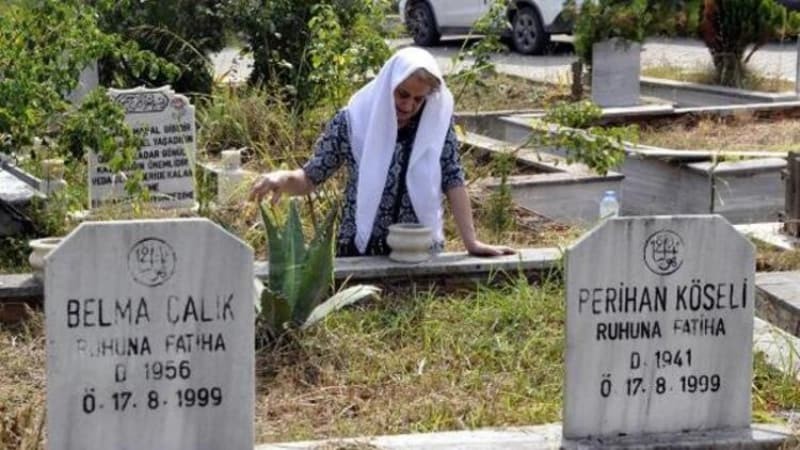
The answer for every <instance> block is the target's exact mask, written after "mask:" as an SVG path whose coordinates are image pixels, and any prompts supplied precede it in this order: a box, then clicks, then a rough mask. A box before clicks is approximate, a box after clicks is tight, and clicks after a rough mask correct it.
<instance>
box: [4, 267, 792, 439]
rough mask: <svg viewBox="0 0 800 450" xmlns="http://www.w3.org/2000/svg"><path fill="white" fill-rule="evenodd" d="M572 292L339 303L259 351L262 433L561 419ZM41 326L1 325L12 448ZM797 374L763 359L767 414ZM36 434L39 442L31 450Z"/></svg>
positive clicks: (782, 404) (39, 375) (406, 296)
mask: <svg viewBox="0 0 800 450" xmlns="http://www.w3.org/2000/svg"><path fill="white" fill-rule="evenodd" d="M563 296H564V292H563V286H562V284H561V283H560V282H559V281H557V280H553V281H545V282H544V283H542V284H541V285H538V286H532V285H530V284H528V283H527V282H526V281H524V280H518V281H516V282H511V283H509V284H506V285H502V286H499V287H492V288H490V287H487V286H484V285H476V286H475V288H473V289H468V290H462V291H458V292H437V291H435V290H430V289H428V290H418V291H414V290H408V291H394V292H390V293H387V294H386V295H385V296H384V297H383V299H382V300H379V301H374V302H371V303H368V304H365V305H361V306H358V307H353V308H347V309H345V310H343V311H339V312H337V313H335V314H334V315H332V316H330V317H329V318H328V319H327V320H326V321H324V322H322V323H321V324H320V325H319V326H317V327H315V328H313V329H311V330H309V331H307V332H306V333H304V334H302V335H297V336H296V338H297V339H295V340H292V341H290V342H289V343H288V344H284V345H282V346H280V347H276V348H269V349H262V350H260V351H259V352H258V353H257V364H256V372H257V373H256V390H257V394H256V417H255V425H256V442H257V443H265V442H284V441H293V440H306V439H324V438H341V437H354V436H365V435H383V434H399V433H412V432H429V431H444V430H461V429H474V428H480V427H493V426H498V427H499V426H515V425H535V424H542V423H551V422H557V421H560V420H561V409H562V387H563V379H564V364H563V360H564V318H565V310H564V300H563ZM42 323H43V316H42V315H41V314H40V313H39V314H36V315H34V318H33V319H32V320H31V321H29V322H27V324H26V325H25V326H16V327H10V326H8V325H0V379H2V380H3V383H2V384H0V424H2V429H0V449H5V448H15V449H16V448H30V449H40V448H42V441H41V436H40V435H39V432H38V427H39V426H40V424H41V423H42V422H41V420H42V419H41V418H42V412H43V408H44V395H45V391H44V387H45V375H44V373H45V367H44V364H45V354H44V345H45V342H44V332H43V326H42ZM796 375H797V374H785V373H782V372H780V371H778V370H776V369H774V368H772V367H770V366H768V365H767V364H766V362H765V360H764V358H763V356H762V355H760V354H756V355H755V358H754V377H753V384H752V386H753V390H752V395H753V416H754V418H755V419H756V420H758V421H765V420H767V421H775V420H779V418H780V416H781V414H782V413H783V412H785V411H790V410H795V411H796V410H798V409H800V384H798V382H797V381H796V380H795V376H796ZM23 437H25V438H27V439H28V441H29V442H30V441H35V442H36V443H37V444H36V445H32V446H31V445H29V446H28V447H20V444H19V443H20V442H21V439H22V438H23ZM334 448H339V447H334ZM345 448H347V447H345ZM355 448H362V447H358V446H356V447H355Z"/></svg>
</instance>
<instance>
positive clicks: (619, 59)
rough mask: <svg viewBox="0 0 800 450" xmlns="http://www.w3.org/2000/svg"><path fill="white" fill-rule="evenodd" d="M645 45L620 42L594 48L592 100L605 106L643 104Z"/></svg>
mask: <svg viewBox="0 0 800 450" xmlns="http://www.w3.org/2000/svg"><path fill="white" fill-rule="evenodd" d="M641 51H642V46H641V44H639V43H637V42H625V41H622V40H620V39H611V40H607V41H602V42H598V43H596V44H594V45H593V46H592V101H593V102H595V103H597V104H598V105H599V106H601V107H615V106H617V107H618V106H636V105H638V104H639V92H640V88H639V73H640V71H641Z"/></svg>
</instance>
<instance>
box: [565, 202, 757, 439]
mask: <svg viewBox="0 0 800 450" xmlns="http://www.w3.org/2000/svg"><path fill="white" fill-rule="evenodd" d="M754 252H755V250H754V248H753V245H752V244H751V243H750V242H749V241H748V240H747V239H745V238H744V237H743V236H742V235H740V234H739V233H738V232H737V231H736V230H735V229H734V228H733V227H732V226H731V225H730V224H729V223H728V222H727V221H725V219H723V218H722V217H719V216H673V217H640V218H618V219H612V220H608V221H606V222H605V223H603V224H602V225H600V226H598V227H597V228H595V229H594V230H592V231H591V232H589V233H588V234H587V235H586V236H584V237H583V238H581V239H580V240H579V241H578V242H577V243H576V244H575V245H573V246H572V247H571V248H570V249H569V251H568V253H567V261H566V271H567V280H566V281H567V288H566V296H567V300H566V301H567V332H566V333H567V349H566V361H567V364H566V365H567V376H566V383H565V389H564V437H565V438H566V439H570V440H580V439H593V438H613V437H619V436H620V435H627V436H638V435H642V436H646V435H649V434H656V433H672V432H684V431H709V430H737V429H741V430H746V429H748V428H749V427H750V416H751V403H750V385H751V377H752V342H753V310H754V309H753V307H754V303H755V297H754V283H755V280H754V275H755V255H754Z"/></svg>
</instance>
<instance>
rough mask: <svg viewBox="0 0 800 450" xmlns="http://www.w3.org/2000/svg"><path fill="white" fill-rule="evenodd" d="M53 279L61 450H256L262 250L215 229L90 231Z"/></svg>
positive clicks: (204, 224) (50, 396)
mask: <svg viewBox="0 0 800 450" xmlns="http://www.w3.org/2000/svg"><path fill="white" fill-rule="evenodd" d="M45 267H46V268H45V299H46V301H45V309H46V326H47V408H48V413H47V432H48V443H49V448H51V449H66V450H71V449H75V450H78V449H80V450H93V449H97V450H100V449H103V450H105V449H111V448H114V449H134V448H136V449H159V450H196V449H208V450H218V449H235V450H245V449H247V450H252V448H253V408H254V317H253V315H254V312H253V311H254V308H253V292H252V290H253V282H252V280H253V252H252V249H250V248H249V247H248V246H247V245H246V244H244V243H243V242H241V241H240V240H239V239H237V238H236V237H234V236H233V235H231V234H229V233H228V232H226V231H224V230H223V229H222V228H220V227H218V226H217V225H215V224H213V223H212V222H210V221H208V220H205V219H183V220H170V221H128V222H102V223H100V222H87V223H84V224H81V225H80V226H79V227H78V228H77V229H76V230H75V231H73V232H72V233H71V234H70V235H69V236H67V237H66V238H65V240H64V242H63V243H62V244H61V245H60V246H59V247H58V248H57V249H55V250H54V251H53V252H52V253H51V254H50V255H49V256H48V257H47V264H46V266H45Z"/></svg>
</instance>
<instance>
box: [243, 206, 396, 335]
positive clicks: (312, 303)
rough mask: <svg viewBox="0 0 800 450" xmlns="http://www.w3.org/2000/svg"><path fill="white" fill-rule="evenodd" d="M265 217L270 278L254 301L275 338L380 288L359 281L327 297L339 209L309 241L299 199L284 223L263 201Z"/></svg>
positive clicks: (332, 209) (331, 275)
mask: <svg viewBox="0 0 800 450" xmlns="http://www.w3.org/2000/svg"><path fill="white" fill-rule="evenodd" d="M259 207H260V209H261V218H262V220H263V222H264V227H265V228H266V233H267V245H268V248H269V260H268V261H269V277H268V279H267V283H266V284H265V287H264V290H263V292H262V293H261V295H260V297H259V301H258V302H257V303H256V309H257V311H258V313H259V318H260V319H261V322H262V323H263V324H264V325H265V326H266V327H267V328H268V329H269V331H270V332H271V333H272V334H273V336H278V335H281V334H282V333H283V332H284V331H286V330H287V329H289V328H301V329H304V328H307V327H308V326H310V325H312V324H314V323H316V322H318V321H319V320H321V319H323V318H324V317H325V316H327V315H328V314H330V313H331V312H333V311H335V310H337V309H339V308H341V307H343V306H346V305H349V304H352V303H355V302H357V301H359V300H361V299H364V298H366V297H370V296H375V295H377V293H378V292H379V291H380V290H379V289H378V288H376V287H375V286H366V285H358V286H353V287H350V288H348V289H344V290H342V291H340V292H338V293H336V294H335V295H334V296H332V297H330V298H328V297H327V296H328V293H329V292H330V291H331V289H332V286H333V261H334V256H333V233H334V222H335V219H336V209H337V208H335V207H334V208H331V212H330V213H329V214H328V215H327V216H326V217H325V219H324V220H323V222H322V224H319V225H318V226H316V227H315V230H316V231H315V236H314V237H313V239H312V240H311V242H310V243H309V244H308V245H306V243H305V237H304V236H303V228H302V224H301V222H300V214H299V213H298V211H297V202H296V201H291V202H290V207H289V217H288V218H287V219H286V221H285V222H284V223H283V225H282V226H281V225H280V224H278V223H277V221H276V220H273V219H272V218H271V217H270V214H269V213H268V212H267V211H266V209H265V208H264V206H263V205H260V206H259Z"/></svg>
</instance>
